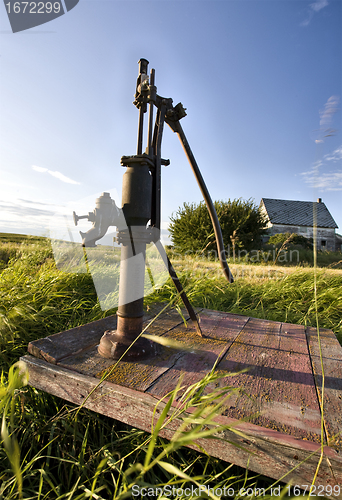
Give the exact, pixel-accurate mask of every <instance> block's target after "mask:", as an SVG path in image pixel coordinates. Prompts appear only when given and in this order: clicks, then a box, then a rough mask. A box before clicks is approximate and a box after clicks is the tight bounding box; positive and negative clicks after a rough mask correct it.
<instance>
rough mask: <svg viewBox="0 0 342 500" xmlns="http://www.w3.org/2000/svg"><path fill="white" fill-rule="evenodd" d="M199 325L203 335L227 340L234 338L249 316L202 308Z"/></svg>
mask: <svg viewBox="0 0 342 500" xmlns="http://www.w3.org/2000/svg"><path fill="white" fill-rule="evenodd" d="M199 316H200V325H201V328H202V331H203V334H204V336H206V337H210V338H217V339H220V340H227V341H228V342H230V341H233V340H235V338H236V335H237V334H238V333H240V331H241V329H242V328H243V327H244V326H245V324H246V323H247V321H248V320H249V316H241V315H240V314H231V313H229V314H227V313H224V312H219V311H210V310H208V309H204V310H203V311H202V312H201V313H200V314H199Z"/></svg>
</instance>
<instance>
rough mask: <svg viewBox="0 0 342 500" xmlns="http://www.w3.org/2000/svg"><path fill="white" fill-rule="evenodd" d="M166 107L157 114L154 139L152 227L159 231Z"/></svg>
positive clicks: (163, 106)
mask: <svg viewBox="0 0 342 500" xmlns="http://www.w3.org/2000/svg"><path fill="white" fill-rule="evenodd" d="M165 113H166V106H165V105H162V107H161V109H160V113H159V120H158V134H157V139H156V146H155V148H156V150H155V153H156V162H155V170H154V185H153V189H154V194H155V207H154V218H155V219H154V221H153V225H154V226H155V227H157V228H158V229H160V222H161V213H160V206H161V143H162V138H163V130H164V120H165Z"/></svg>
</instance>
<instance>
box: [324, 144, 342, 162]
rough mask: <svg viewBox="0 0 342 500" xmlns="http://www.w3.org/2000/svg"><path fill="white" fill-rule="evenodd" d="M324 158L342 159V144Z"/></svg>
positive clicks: (329, 159) (327, 159)
mask: <svg viewBox="0 0 342 500" xmlns="http://www.w3.org/2000/svg"><path fill="white" fill-rule="evenodd" d="M324 160H326V161H333V162H336V161H339V160H342V146H340V147H339V148H337V149H335V151H333V152H332V153H328V154H326V155H324Z"/></svg>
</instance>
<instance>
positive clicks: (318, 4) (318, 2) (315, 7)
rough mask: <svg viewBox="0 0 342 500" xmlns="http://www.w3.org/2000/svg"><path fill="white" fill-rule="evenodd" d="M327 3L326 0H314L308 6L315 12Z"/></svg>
mask: <svg viewBox="0 0 342 500" xmlns="http://www.w3.org/2000/svg"><path fill="white" fill-rule="evenodd" d="M327 5H329V2H328V0H316V2H314V3H311V4H310V7H311V8H312V10H314V11H315V12H319V11H320V10H321V9H323V8H324V7H327Z"/></svg>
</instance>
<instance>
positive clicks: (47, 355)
mask: <svg viewBox="0 0 342 500" xmlns="http://www.w3.org/2000/svg"><path fill="white" fill-rule="evenodd" d="M115 328H116V315H112V316H108V317H107V318H103V319H99V320H97V321H93V322H91V323H87V324H85V325H82V326H77V327H76V328H71V329H70V330H66V331H64V332H60V333H56V334H54V335H50V336H49V337H45V338H43V339H38V340H35V341H33V342H30V343H29V345H28V348H27V350H28V352H29V353H30V354H33V356H35V357H37V358H41V359H46V361H48V362H49V363H58V362H59V361H60V360H62V359H63V358H65V357H66V356H70V355H73V354H76V353H78V352H81V351H83V350H85V349H88V348H90V347H92V346H94V345H96V344H98V343H99V341H100V338H101V337H102V335H103V333H104V332H105V331H106V330H113V329H115Z"/></svg>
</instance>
